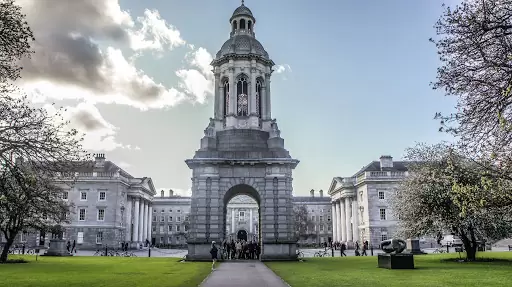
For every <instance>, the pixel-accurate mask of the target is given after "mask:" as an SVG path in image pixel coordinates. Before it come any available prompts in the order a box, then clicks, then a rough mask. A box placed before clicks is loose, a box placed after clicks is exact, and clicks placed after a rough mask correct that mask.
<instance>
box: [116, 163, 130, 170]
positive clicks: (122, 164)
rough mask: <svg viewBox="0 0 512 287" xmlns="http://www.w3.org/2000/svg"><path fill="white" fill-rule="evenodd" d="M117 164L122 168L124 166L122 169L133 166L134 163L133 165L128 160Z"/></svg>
mask: <svg viewBox="0 0 512 287" xmlns="http://www.w3.org/2000/svg"><path fill="white" fill-rule="evenodd" d="M117 166H119V167H120V168H122V169H125V168H129V167H131V166H132V165H131V164H129V163H127V162H124V161H120V162H119V163H118V164H117Z"/></svg>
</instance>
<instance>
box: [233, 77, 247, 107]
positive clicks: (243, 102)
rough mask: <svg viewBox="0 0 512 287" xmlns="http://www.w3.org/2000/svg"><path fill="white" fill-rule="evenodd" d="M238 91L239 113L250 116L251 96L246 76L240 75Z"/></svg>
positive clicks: (237, 85)
mask: <svg viewBox="0 0 512 287" xmlns="http://www.w3.org/2000/svg"><path fill="white" fill-rule="evenodd" d="M236 91H237V98H236V99H237V109H236V111H237V114H238V115H239V116H244V117H246V116H248V115H249V97H248V96H247V94H248V88H247V78H246V77H240V79H238V82H237V84H236Z"/></svg>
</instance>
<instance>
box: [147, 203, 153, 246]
mask: <svg viewBox="0 0 512 287" xmlns="http://www.w3.org/2000/svg"><path fill="white" fill-rule="evenodd" d="M152 214H153V206H152V204H149V205H148V240H149V242H150V243H151V237H152V236H151V232H152V231H153V229H152V226H153V216H152Z"/></svg>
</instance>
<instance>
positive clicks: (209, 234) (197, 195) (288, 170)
mask: <svg viewBox="0 0 512 287" xmlns="http://www.w3.org/2000/svg"><path fill="white" fill-rule="evenodd" d="M255 25H256V18H255V17H254V15H253V13H252V12H251V10H250V9H249V8H248V7H247V6H245V4H244V1H242V4H241V5H240V6H239V7H238V8H236V9H235V11H234V12H233V14H232V16H231V18H230V19H229V28H230V34H229V39H228V40H227V41H225V42H224V44H223V45H222V46H221V48H220V50H219V51H218V52H217V54H216V55H215V59H214V60H213V61H212V63H211V65H212V67H213V73H214V75H215V99H214V113H213V117H212V118H210V122H209V124H208V126H207V127H206V129H205V130H204V136H203V138H202V139H201V146H200V148H199V149H198V150H197V151H196V152H195V155H194V157H193V158H192V159H188V160H186V161H185V162H186V163H187V165H188V167H189V168H190V169H191V170H192V198H191V210H190V216H189V220H190V224H189V233H188V239H187V243H188V259H190V260H205V259H208V258H210V254H209V250H210V246H211V243H212V241H216V242H222V241H223V240H226V239H229V238H227V234H226V212H227V210H226V209H227V203H228V202H229V200H231V199H232V198H233V197H235V196H236V195H240V194H244V195H248V196H250V197H252V198H253V199H254V200H255V201H256V202H257V203H258V208H259V212H258V214H259V215H260V218H259V220H258V228H257V229H258V231H259V234H258V236H257V237H258V242H259V243H260V244H261V247H262V253H261V259H262V260H272V259H280V260H293V259H296V257H297V256H296V252H295V251H296V250H295V249H296V242H297V238H296V234H295V226H294V218H293V197H292V196H293V195H292V190H293V187H292V179H293V177H292V172H293V170H294V169H295V167H296V166H297V164H298V163H299V161H298V160H296V159H293V158H292V157H291V156H290V153H289V152H288V151H287V150H286V149H285V147H284V139H283V138H282V137H281V132H280V130H279V128H278V126H277V122H276V120H275V119H272V113H271V97H270V78H271V74H272V67H273V66H274V62H273V61H272V60H271V59H270V57H269V54H268V53H267V51H265V49H264V48H263V45H262V44H261V43H260V42H259V41H258V40H257V39H256V33H255Z"/></svg>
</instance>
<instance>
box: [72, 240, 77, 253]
mask: <svg viewBox="0 0 512 287" xmlns="http://www.w3.org/2000/svg"><path fill="white" fill-rule="evenodd" d="M73 252H75V254H76V240H74V239H73V245H72V246H71V253H73Z"/></svg>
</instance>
